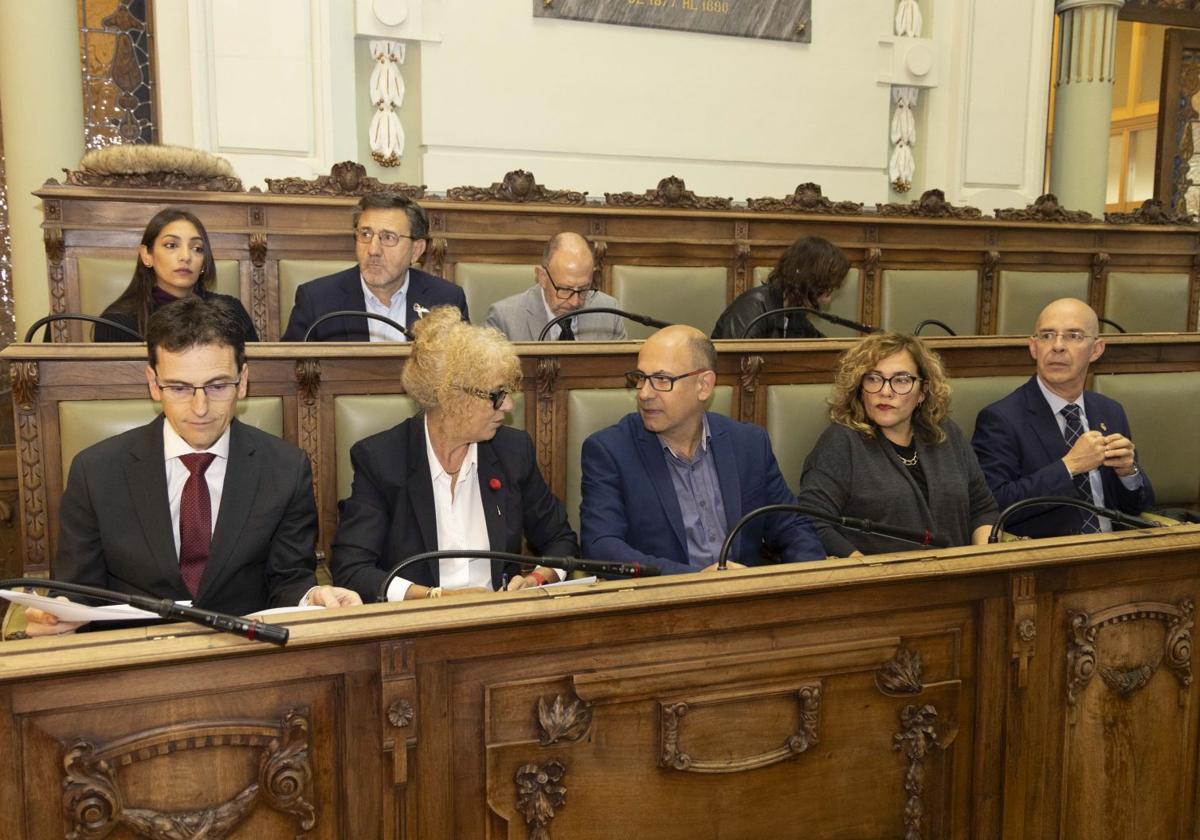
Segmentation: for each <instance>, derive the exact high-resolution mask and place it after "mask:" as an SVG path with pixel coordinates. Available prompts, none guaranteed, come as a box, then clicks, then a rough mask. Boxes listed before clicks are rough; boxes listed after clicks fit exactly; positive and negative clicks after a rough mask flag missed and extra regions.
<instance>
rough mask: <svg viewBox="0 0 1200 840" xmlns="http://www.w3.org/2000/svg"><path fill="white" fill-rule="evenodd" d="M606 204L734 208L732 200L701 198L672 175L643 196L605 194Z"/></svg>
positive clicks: (621, 193)
mask: <svg viewBox="0 0 1200 840" xmlns="http://www.w3.org/2000/svg"><path fill="white" fill-rule="evenodd" d="M604 203H605V204H608V205H610V206H613V207H691V208H695V209H698V210H725V209H728V208H730V207H732V206H733V199H732V198H719V197H717V196H700V195H696V194H695V193H694V192H692V191H691V190H689V189H688V188H687V185H686V184H684V183H683V179H682V178H677V177H675V176H674V175H670V176H668V177H666V178H663V179H662V180H661V181H659V182H658V186H657V187H655V188H654V189H652V190H646V191H645V192H644V193H642V194H641V195H638V194H637V193H631V192H620V193H605V194H604Z"/></svg>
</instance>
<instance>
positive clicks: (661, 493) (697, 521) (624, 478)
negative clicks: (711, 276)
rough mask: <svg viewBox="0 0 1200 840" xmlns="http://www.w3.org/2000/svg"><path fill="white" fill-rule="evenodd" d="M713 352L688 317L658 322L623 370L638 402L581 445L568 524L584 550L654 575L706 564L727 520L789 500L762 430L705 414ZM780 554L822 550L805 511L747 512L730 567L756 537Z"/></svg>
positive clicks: (758, 546)
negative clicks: (575, 524)
mask: <svg viewBox="0 0 1200 840" xmlns="http://www.w3.org/2000/svg"><path fill="white" fill-rule="evenodd" d="M716 363H717V354H716V350H715V349H714V347H713V344H712V342H711V341H710V340H709V339H708V337H707V336H706V335H704V333H702V332H700V331H699V330H697V329H695V328H694V327H688V326H674V327H667V328H665V329H662V330H659V331H658V332H657V333H655V334H654V335H652V336H651V337H650V338H649V339H647V340H646V343H645V344H643V345H642V350H641V352H640V353H639V354H638V369H637V370H636V371H631V372H630V373H629V374H628V376H629V378H630V384H631V385H633V386H634V387H636V388H637V397H638V411H637V414H629V415H626V416H625V417H623V418H622V419H621V420H620V421H619V422H618V423H617V424H616V425H615V426H610V427H609V428H607V429H602V430H601V431H599V432H596V433H595V434H593V435H592V436H591V437H589V438H588V439H587V440H586V441H584V444H583V486H582V489H583V502H582V506H581V509H580V525H581V529H582V536H583V553H584V556H585V557H593V558H596V559H599V560H617V561H624V562H643V563H648V564H651V565H656V566H659V567H660V568H661V569H662V570H663V571H664V572H695V571H701V570H708V569H711V568H713V567H714V566H715V564H716V561H717V559H718V557H719V554H720V550H721V546H722V543H723V542H724V540H725V537H726V535H727V534H728V532H729V529H730V528H732V527H733V526H734V525H735V524H736V523H737V521H738V520H739V519H740V518H741V517H742V516H744V515H745V514H747V513H749V512H750V511H752V510H754V509H756V508H759V507H762V506H764V505H771V504H794V503H795V501H796V499H795V497H794V496H793V495H792V492H791V491H790V490H789V489H788V486H787V484H786V483H785V482H784V480H783V475H782V474H781V473H780V471H779V464H778V463H777V462H776V461H775V453H774V452H773V451H772V449H771V442H770V440H769V439H768V438H767V433H766V430H765V429H763V428H761V427H759V426H755V425H752V424H749V423H739V422H736V421H733V420H730V419H728V418H726V417H723V416H721V415H719V414H714V413H711V412H707V411H705V408H706V406H707V405H708V402H709V400H710V398H711V397H712V393H713V389H714V388H715V386H716V379H717V375H716V372H715V368H716ZM764 543H765V544H767V546H768V547H769V548H770V549H771V551H772V553H773V554H775V555H777V556H779V557H781V558H782V560H784V561H785V562H793V561H797V560H815V559H820V558H823V557H825V550H824V548H823V547H822V546H821V541H820V539H819V538H818V537H817V534H816V531H814V530H813V527H812V524H811V523H810V522H809V521H808V519H807V518H805V517H803V516H800V515H799V514H794V513H780V514H770V515H767V516H763V517H759V518H758V519H755V520H752V521H751V522H750V524H748V525H747V526H746V527H745V528H743V529H742V531H741V535H740V539H739V540H738V541H737V542H736V543H735V545H734V546H733V550H732V552H731V554H730V558H731V559H736V560H737V561H739V562H738V563H730V564H729V565H730V566H736V565H742V564H749V565H754V564H757V563H758V562H759V561H760V559H761V557H760V555H761V553H762V548H763V545H764Z"/></svg>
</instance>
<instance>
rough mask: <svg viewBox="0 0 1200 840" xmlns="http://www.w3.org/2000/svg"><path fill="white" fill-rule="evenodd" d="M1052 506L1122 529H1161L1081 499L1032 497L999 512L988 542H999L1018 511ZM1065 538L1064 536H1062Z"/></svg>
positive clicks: (1138, 518) (1134, 517) (1154, 523)
mask: <svg viewBox="0 0 1200 840" xmlns="http://www.w3.org/2000/svg"><path fill="white" fill-rule="evenodd" d="M1054 505H1063V506H1065V507H1073V508H1078V509H1079V510H1086V511H1091V512H1092V513H1095V514H1098V515H1100V516H1106V517H1108V518H1109V519H1110V520H1111V521H1112V523H1113V524H1114V525H1120V526H1122V527H1124V528H1163V527H1165V526H1164V525H1163V524H1162V523H1161V522H1151V521H1150V520H1149V519H1142V518H1141V517H1140V516H1133V515H1131V514H1128V513H1124V512H1123V511H1119V510H1113V509H1112V508H1106V507H1100V505H1097V504H1093V503H1092V502H1088V501H1085V500H1083V499H1077V498H1075V497H1074V496H1032V497H1030V498H1028V499H1021V500H1020V501H1019V502H1013V503H1012V504H1011V505H1009V506H1008V507H1006V508H1005V509H1004V510H1002V511H1000V515H999V516H997V517H996V524H995V525H993V526H992V533H991V534H989V535H988V542H990V543H994V542H999V541H1000V531H1001V527H1002V526H1003V525H1004V522H1005V521H1006V520H1007V519H1008V518H1009V516H1011V515H1012V514H1014V513H1016V512H1017V511H1019V510H1023V509H1025V508H1027V507H1039V506H1045V507H1052V506H1054ZM1064 536H1065V535H1064Z"/></svg>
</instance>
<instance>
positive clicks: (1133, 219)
mask: <svg viewBox="0 0 1200 840" xmlns="http://www.w3.org/2000/svg"><path fill="white" fill-rule="evenodd" d="M1104 221H1106V222H1109V223H1111V224H1114V225H1190V224H1194V223H1195V221H1196V217H1195V216H1193V215H1192V214H1191V213H1182V214H1180V213H1176V212H1175V211H1173V210H1172V209H1171V208H1170V207H1168V206H1167V205H1165V204H1163V203H1162V202H1161V201H1159V200H1158V199H1157V198H1148V199H1146V200H1145V201H1143V202H1142V206H1141V207H1139V208H1138V209H1136V210H1134V211H1133V212H1132V213H1105V214H1104Z"/></svg>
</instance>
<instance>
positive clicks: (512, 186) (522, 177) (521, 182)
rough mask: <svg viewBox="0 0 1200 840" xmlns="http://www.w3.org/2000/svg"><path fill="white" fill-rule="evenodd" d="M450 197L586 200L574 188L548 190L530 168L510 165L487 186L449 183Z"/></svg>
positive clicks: (553, 201) (557, 201) (550, 201)
mask: <svg viewBox="0 0 1200 840" xmlns="http://www.w3.org/2000/svg"><path fill="white" fill-rule="evenodd" d="M446 198H447V199H449V200H451V201H509V202H513V203H517V204H524V203H527V202H531V201H538V202H543V203H546V204H586V203H587V193H585V192H579V191H577V190H548V189H546V188H545V187H544V186H542V185H541V184H539V183H538V182H537V178H535V177H534V176H533V173H532V172H526V171H525V170H524V169H514V170H513V171H512V172H508V173H506V174H505V176H504V180H502V181H497V182H496V183H494V184H492V185H491V186H490V187H487V188H484V187H452V188H451V189H449V190H447V191H446Z"/></svg>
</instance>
